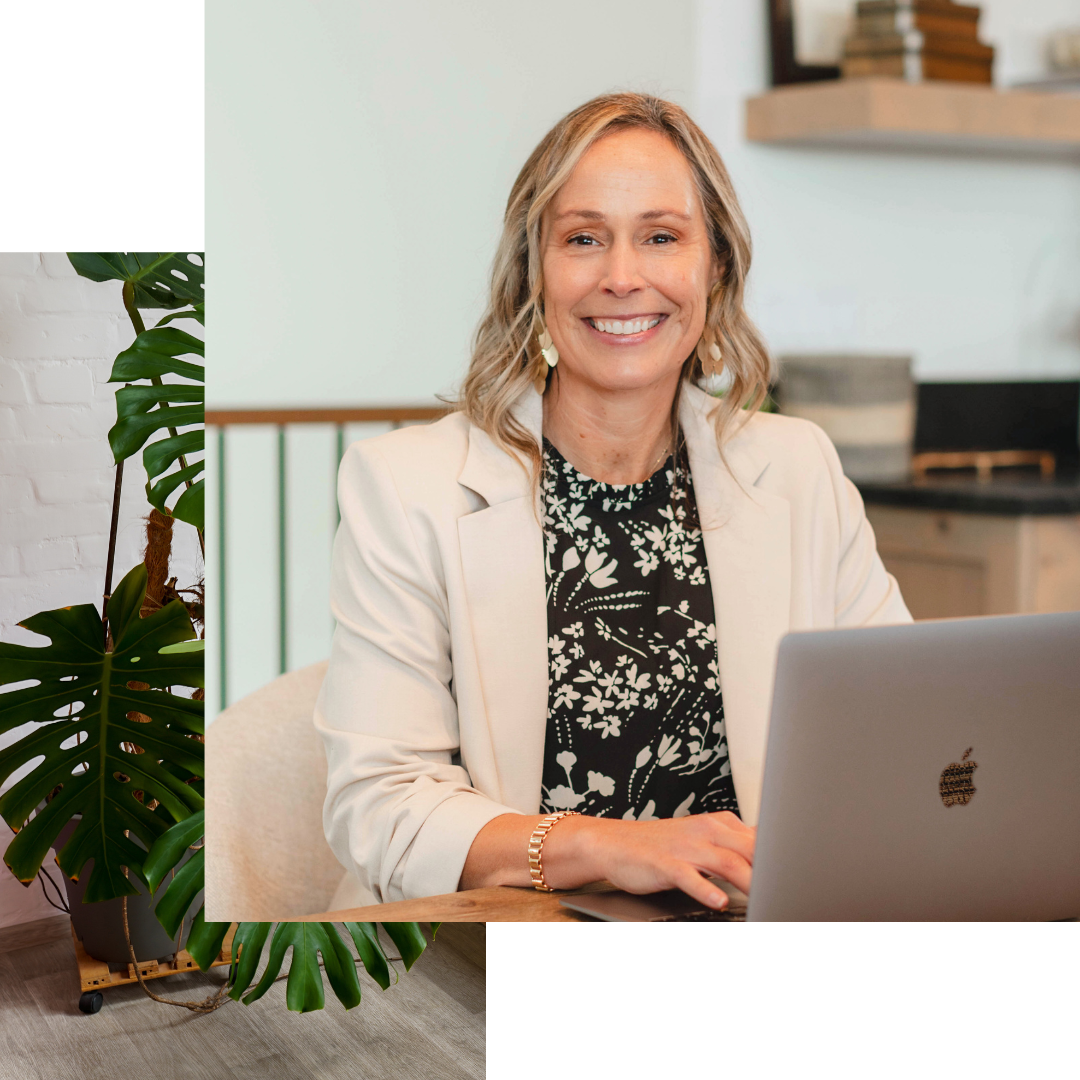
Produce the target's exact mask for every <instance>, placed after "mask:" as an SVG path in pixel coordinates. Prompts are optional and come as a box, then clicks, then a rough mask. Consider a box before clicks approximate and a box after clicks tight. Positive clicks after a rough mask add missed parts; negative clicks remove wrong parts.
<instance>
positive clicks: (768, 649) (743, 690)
mask: <svg viewBox="0 0 1080 1080" xmlns="http://www.w3.org/2000/svg"><path fill="white" fill-rule="evenodd" d="M713 407H715V406H714V404H713V403H712V400H711V399H710V398H709V397H708V396H707V395H706V394H704V393H703V392H702V391H700V390H698V389H697V388H693V387H686V388H685V392H684V397H683V403H682V409H681V412H680V422H681V424H682V428H683V433H684V436H685V438H686V442H687V450H688V452H689V456H690V469H691V473H692V475H693V478H694V493H695V496H696V498H697V504H698V515H699V517H700V519H701V525H702V541H703V544H704V547H705V558H706V561H707V562H708V566H709V579H710V583H711V585H712V594H713V607H714V610H715V615H716V635H717V641H718V649H719V658H720V687H721V692H722V693H723V697H724V724H725V727H726V729H727V739H728V751H729V753H730V757H731V773H732V780H733V781H734V784H735V794H736V796H737V797H738V800H739V812H740V814H741V816H742V819H743V821H745V822H746V823H747V824H748V825H754V824H756V823H757V819H758V811H759V809H760V805H761V783H762V778H763V776H764V771H765V747H766V741H767V738H768V727H769V709H770V705H771V698H772V683H773V674H774V671H775V667H776V650H777V646H778V644H779V642H780V638H781V637H783V635H784V634H785V633H787V631H788V629H789V628H790V621H791V616H790V609H791V521H790V512H789V506H788V503H787V501H786V500H785V499H782V498H779V497H778V496H775V495H771V494H769V493H767V492H764V491H761V490H760V489H759V488H756V487H755V486H754V485H755V484H756V482H757V481H758V480H759V479H760V477H761V475H762V473H763V472H764V471H765V469H766V468H767V467H768V458H767V457H765V456H764V455H762V454H761V453H760V452H754V451H753V450H752V449H751V448H750V447H749V446H748V445H747V444H748V440H743V439H742V438H741V436H740V434H738V433H737V434H736V435H735V436H734V437H733V438H732V439H731V440H730V441H729V442H728V443H727V444H726V445H725V448H724V457H725V458H726V460H727V465H725V463H724V461H723V460H722V459H721V457H720V452H719V450H718V448H717V445H716V436H715V434H714V429H713V426H712V423H711V422H710V420H709V419H708V414H709V412H710V411H711V409H712V408H713ZM729 467H730V468H729Z"/></svg>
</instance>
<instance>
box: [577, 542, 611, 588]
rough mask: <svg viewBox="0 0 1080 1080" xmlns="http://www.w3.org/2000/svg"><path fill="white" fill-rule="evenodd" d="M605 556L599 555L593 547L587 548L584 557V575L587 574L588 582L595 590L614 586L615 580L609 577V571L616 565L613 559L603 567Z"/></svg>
mask: <svg viewBox="0 0 1080 1080" xmlns="http://www.w3.org/2000/svg"><path fill="white" fill-rule="evenodd" d="M605 558H606V556H605V555H601V554H600V552H598V551H597V550H596V548H595V547H591V548H589V553H588V555H586V556H585V573H586V574H588V577H589V582H590V583H591V584H592V586H593V588H595V589H604V588H607V586H608V585H614V584H615V583H616V582H615V578H613V577H612V576H611V571H612V570H614V569H615V567H616V566H617V565H618V563H617V562H616V560H615V559H612V560H611V562H609V563H608V564H607V566H605V565H604V560H605Z"/></svg>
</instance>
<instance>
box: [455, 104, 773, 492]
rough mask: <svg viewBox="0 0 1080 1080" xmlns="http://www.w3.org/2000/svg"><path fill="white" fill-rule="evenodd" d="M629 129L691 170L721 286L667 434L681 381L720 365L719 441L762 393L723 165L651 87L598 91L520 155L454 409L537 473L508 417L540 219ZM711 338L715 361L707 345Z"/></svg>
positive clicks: (526, 354) (536, 365)
mask: <svg viewBox="0 0 1080 1080" xmlns="http://www.w3.org/2000/svg"><path fill="white" fill-rule="evenodd" d="M627 128H644V129H645V130H647V131H656V132H659V133H660V134H662V135H665V136H667V138H669V139H670V140H671V141H672V142H673V143H674V144H675V146H676V147H678V149H679V150H680V151H681V152H682V154H683V156H684V157H685V158H686V160H687V162H688V163H689V165H690V168H691V170H692V172H693V176H694V180H695V182H696V184H697V189H698V193H699V195H700V196H701V203H702V206H703V207H704V210H705V219H706V222H707V223H708V227H709V237H710V241H711V244H712V250H713V255H714V256H715V258H716V264H717V266H718V267H719V268H720V279H719V282H718V285H717V286H716V287H714V288H713V290H712V292H711V293H710V296H709V303H708V307H707V310H706V316H705V329H704V331H703V333H702V338H701V341H699V343H698V345H697V348H696V349H695V351H694V352H693V353H691V354H690V356H688V357H687V358H686V361H685V362H684V364H683V378H682V379H681V380H680V382H679V390H678V391H677V392H676V395H675V400H674V402H673V403H672V430H673V431H678V425H677V420H678V409H679V398H680V396H681V392H682V386H683V383H684V382H685V381H687V380H693V381H698V380H700V379H701V378H703V377H704V376H706V375H719V374H720V370H721V369H722V370H723V372H724V373H725V376H726V381H727V388H726V390H725V392H724V395H723V398H722V400H721V401H720V402H719V407H718V408H717V409H716V410H715V412H714V414H713V421H714V424H715V427H716V438H717V443H718V445H720V446H721V447H722V446H723V443H724V442H725V440H726V437H727V436H728V435H729V433H730V429H731V428H732V426H733V425H732V423H731V422H732V420H733V418H735V417H736V416H737V415H739V414H740V413H741V411H742V410H743V409H747V410H748V414H749V413H752V412H754V411H756V410H757V409H758V408H759V407H760V406H761V404H762V402H763V401H764V400H765V398H766V396H767V394H768V386H769V381H770V377H771V375H772V362H771V360H770V357H769V354H768V351H767V349H766V347H765V343H764V341H763V340H762V338H761V335H760V334H759V333H758V331H757V328H756V327H755V326H754V325H753V323H752V322H751V321H750V319H749V317H748V316H747V314H746V312H745V310H744V309H743V293H744V290H745V286H746V275H747V272H748V271H749V269H750V230H749V228H748V227H747V224H746V219H745V218H744V217H743V214H742V210H741V209H740V208H739V203H738V200H737V199H736V197H735V190H734V188H733V187H732V185H731V179H730V177H729V176H728V173H727V169H726V168H724V163H723V161H721V159H720V155H719V154H718V153H717V151H716V147H714V146H713V144H712V143H711V142H710V141H709V139H708V138H707V137H706V135H705V133H704V132H703V131H702V130H701V128H699V127H698V126H697V124H695V123H694V121H693V120H691V119H690V117H689V116H688V115H687V114H686V111H685V110H684V109H682V108H680V107H679V106H678V105H675V104H673V103H672V102H670V101H664V100H662V99H661V98H657V97H652V96H651V95H648V94H634V93H618V94H604V95H602V96H601V97H597V98H593V100H592V101H588V102H586V103H585V104H584V105H582V106H581V107H580V108H577V109H575V110H574V111H573V112H571V113H569V114H568V115H567V116H565V117H563V119H562V120H560V121H559V122H558V123H557V124H556V125H555V126H554V127H553V128H552V129H551V131H549V132H548V133H547V135H545V136H544V137H543V139H541V140H540V143H539V145H538V146H537V147H536V149H535V150H534V151H533V152H532V154H530V155H529V160H528V161H526V162H525V165H524V167H523V168H522V170H521V172H520V173H518V177H517V180H515V181H514V186H513V188H512V189H511V191H510V198H509V200H508V201H507V204H506V213H505V215H504V217H503V232H502V238H501V239H500V241H499V247H498V250H497V251H496V254H495V264H494V266H493V268H492V273H491V298H490V300H489V303H488V308H487V311H486V312H485V314H484V317H483V318H482V319H481V321H480V325H479V326H478V327H477V330H476V335H475V338H474V342H473V354H472V361H471V363H470V364H469V370H468V373H467V375H466V377H465V382H464V384H463V386H462V389H461V394H460V396H459V398H458V400H457V402H456V405H457V408H459V409H460V410H462V411H463V412H464V413H465V415H466V416H467V417H468V418H469V419H470V420H471V421H472V422H473V423H474V424H476V425H477V426H478V427H479V428H481V429H482V430H483V431H485V432H487V434H488V435H489V436H490V437H491V439H492V440H493V441H494V442H495V443H496V445H498V446H501V447H502V448H503V449H504V450H507V451H509V452H511V453H515V452H516V453H515V456H518V457H519V458H521V459H524V460H523V464H525V463H528V464H531V466H532V472H533V476H534V478H535V477H538V476H539V472H540V468H541V465H542V458H541V453H540V447H539V446H538V445H537V444H536V441H535V439H534V437H533V436H532V435H531V434H530V433H529V432H528V431H526V430H525V429H524V428H523V427H522V426H521V424H520V423H518V422H517V421H516V420H515V419H514V416H513V413H512V409H513V405H514V403H515V402H516V401H517V399H518V397H520V395H521V394H522V393H523V392H524V391H525V390H526V389H527V388H528V387H529V386H531V385H532V384H533V382H534V380H535V379H536V377H537V372H538V371H542V370H544V369H543V368H541V367H540V362H541V357H540V346H539V343H538V335H539V333H540V332H541V330H542V329H543V325H544V324H543V295H544V279H543V272H542V261H541V252H540V226H541V221H542V218H543V214H544V210H545V209H546V208H547V206H548V205H549V204H550V203H551V200H552V199H553V198H554V197H555V195H556V193H557V192H558V190H559V189H560V188H561V187H562V186H563V184H565V183H566V181H567V179H568V178H569V176H570V174H571V172H573V169H574V166H575V165H577V163H578V161H580V160H581V158H582V156H583V155H584V154H585V152H586V151H587V150H588V149H589V147H590V146H592V145H593V143H595V142H596V141H597V140H598V139H602V138H603V137H604V136H605V135H610V134H611V133H613V132H615V131H620V130H625V129H627ZM713 343H715V344H717V345H719V347H720V354H721V360H720V364H719V365H716V364H715V363H714V362H713V361H712V360H711V358H710V355H709V347H710V345H712V344H713Z"/></svg>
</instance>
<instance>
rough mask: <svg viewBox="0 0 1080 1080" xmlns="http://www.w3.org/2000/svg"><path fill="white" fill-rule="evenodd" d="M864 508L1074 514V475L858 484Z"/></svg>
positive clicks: (1077, 484) (1077, 486) (1079, 506)
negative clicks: (868, 506) (886, 507)
mask: <svg viewBox="0 0 1080 1080" xmlns="http://www.w3.org/2000/svg"><path fill="white" fill-rule="evenodd" d="M857 486H858V488H859V491H860V493H861V494H862V497H863V501H864V502H866V503H867V505H870V506H906V507H912V508H917V509H923V510H956V511H960V512H962V513H973V514H997V515H1005V516H1020V515H1029V514H1030V515H1040V516H1042V515H1048V514H1080V476H1077V475H1071V476H1061V477H1056V478H1055V479H1053V480H1042V479H1040V478H1039V477H1038V476H1035V475H1033V474H1031V473H1019V472H1017V471H1012V472H1010V471H1009V470H1002V471H1001V472H999V473H997V474H996V475H995V476H994V478H993V479H992V480H987V481H979V480H976V479H975V477H974V476H972V475H970V474H965V475H962V476H959V477H958V476H956V475H952V476H941V475H938V476H930V477H927V478H926V479H925V480H908V481H905V482H903V483H898V484H859V485H857Z"/></svg>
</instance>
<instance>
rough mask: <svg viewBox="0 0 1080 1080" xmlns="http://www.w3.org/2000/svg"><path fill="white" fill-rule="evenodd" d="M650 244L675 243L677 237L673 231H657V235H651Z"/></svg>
mask: <svg viewBox="0 0 1080 1080" xmlns="http://www.w3.org/2000/svg"><path fill="white" fill-rule="evenodd" d="M649 243H650V244H673V243H675V237H674V236H672V235H671V233H657V234H656V236H650V237H649Z"/></svg>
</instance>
